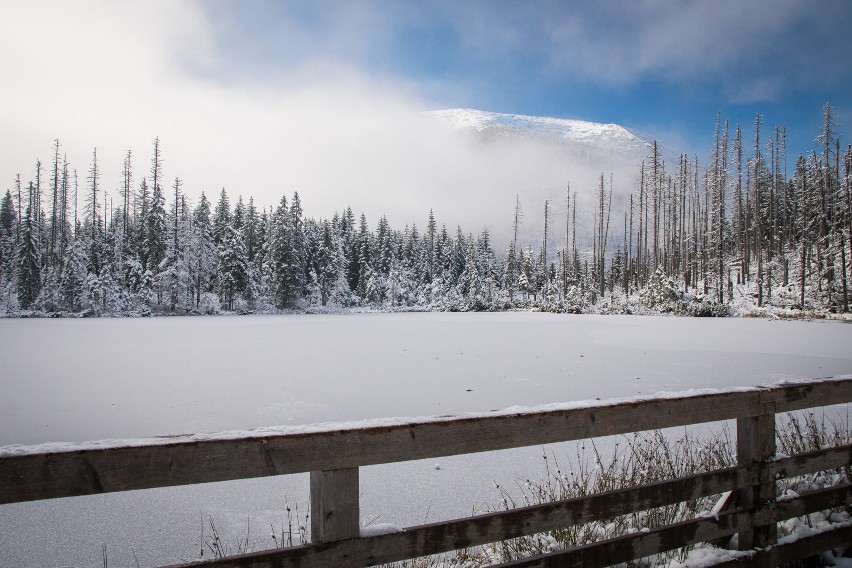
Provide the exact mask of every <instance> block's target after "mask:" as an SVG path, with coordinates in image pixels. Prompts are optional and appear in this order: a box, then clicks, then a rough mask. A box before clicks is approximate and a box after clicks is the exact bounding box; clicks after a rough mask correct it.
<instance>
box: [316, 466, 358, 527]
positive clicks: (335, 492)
mask: <svg viewBox="0 0 852 568" xmlns="http://www.w3.org/2000/svg"><path fill="white" fill-rule="evenodd" d="M358 491H359V486H358V468H357V467H353V468H351V469H335V470H331V471H312V472H311V540H312V541H313V542H318V543H319V542H331V541H335V540H344V539H350V538H358V530H359V528H358V527H359V525H358V523H359V521H360V519H361V514H360V506H359V492H358Z"/></svg>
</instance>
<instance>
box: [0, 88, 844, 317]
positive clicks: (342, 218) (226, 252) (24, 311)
mask: <svg viewBox="0 0 852 568" xmlns="http://www.w3.org/2000/svg"><path fill="white" fill-rule="evenodd" d="M817 141H818V144H819V146H818V147H817V148H815V149H814V150H813V151H812V152H811V153H810V154H808V155H799V156H797V157H796V158H795V159H794V160H793V161H791V162H790V163H788V156H787V151H786V146H787V142H786V132H785V129H784V127H783V126H776V127H774V128H772V129H771V130H769V131H768V132H767V131H766V130H765V129H764V125H763V123H762V118H761V116H760V115H757V116H756V117H755V122H754V125H753V133H752V138H751V141H748V140H747V139H746V136H745V134H744V132H743V129H742V127H741V126H740V125H739V124H736V125H733V126H731V125H730V124H729V122H728V120H727V119H723V117H722V116H721V115H717V119H716V125H715V129H714V132H713V147H712V151H711V155H710V156H709V159H708V163H707V165H705V166H702V165H701V164H700V163H699V160H698V158H697V157H696V156H693V157H689V156H687V155H684V154H681V155H680V156H679V158H678V159H677V162H676V163H675V164H667V163H666V161H665V159H664V158H663V157H662V155H661V153H660V150H659V145H658V144H657V142H656V141H655V142H653V143H651V144H649V153H648V154H649V155H648V158H647V159H646V160H645V161H644V162H642V163H641V164H639V165H638V176H637V184H636V185H637V187H636V188H635V189H634V191H633V192H632V193H631V194H630V196H629V208H628V210H627V211H626V212H625V213H624V217H623V219H614V218H613V217H612V214H611V202H612V179H611V177H610V179H609V183H607V178H606V175H605V174H603V173H602V174H601V176H600V179H599V183H598V186H597V188H596V191H595V194H594V215H593V219H591V221H592V222H591V226H592V227H593V231H592V237H591V242H590V243H589V242H582V243H580V242H578V239H577V232H576V227H577V202H578V196H577V192H576V191H575V192H574V193H573V194H569V196H568V197H569V199H568V204H567V207H566V208H565V210H564V215H565V227H566V232H565V235H559V236H555V235H551V234H550V232H551V229H550V227H551V226H552V223H551V222H550V220H551V218H552V217H553V216H554V215H556V213H555V212H554V210H553V207H551V204H550V203H549V202H545V210H544V212H543V213H544V220H545V223H544V231H543V234H542V236H541V239H540V241H539V242H537V243H526V244H521V243H519V242H518V227H519V225H520V223H521V222H522V211H521V200H520V197H519V198H518V199H517V200H516V203H515V211H514V216H513V218H512V220H513V227H512V229H513V232H512V239H511V241H510V242H509V244H508V246H507V247H506V250H504V251H501V253H500V254H498V253H496V252H495V251H494V247H493V244H492V238H491V235H490V234H489V232H488V230H487V229H484V230H482V231H481V232H478V233H476V234H474V233H465V232H464V231H463V230H462V229H461V227H457V228H456V229H455V230H448V229H447V227H446V226H445V225H440V226H439V223H438V220H437V219H436V218H435V215H434V214H433V213H432V212H431V211H430V212H429V215H428V220H427V222H426V225H425V227H424V228H423V230H422V233H421V231H420V230H419V229H418V227H417V225H416V224H415V223H412V224H411V225H406V226H405V227H404V228H403V229H395V228H392V227H391V226H390V224H389V222H388V220H387V218H386V217H382V218H380V219H379V221H378V222H377V224H376V225H375V227H374V228H371V227H370V225H369V224H368V221H367V219H366V216H365V215H364V214H361V215H360V216H358V217H356V215H355V214H354V212H353V211H352V209H351V208H349V207H347V208H345V209H344V210H343V212H342V213H340V214H338V213H335V214H334V216H332V217H331V218H330V219H313V218H305V216H304V215H303V211H302V206H301V201H300V197H299V195H298V193H294V194H293V195H292V196H291V197H289V198H288V197H287V196H284V197H282V198H281V200H280V202H279V203H278V204H277V206H275V207H270V208H268V209H267V208H261V209H258V207H256V206H255V204H254V200H253V198H251V197H250V198H249V199H248V202H247V203H246V202H244V201H243V198H242V196H240V197H239V198H238V200H237V202H236V203H235V204H234V205H233V206H232V205H231V198H230V196H229V195H228V193H227V192H226V191H225V190H224V189H223V190H222V191H221V193H220V194H219V196H218V199H217V202H216V204H215V205H214V204H213V203H212V202H211V201H210V200H209V199H208V198H207V196H206V195H204V194H203V193H202V195H201V198H200V199H199V200H198V203H196V204H190V203H189V201H188V200H187V198H186V196H185V194H184V193H183V192H182V182H181V180H180V179H178V178H175V179H174V181H173V182H168V183H167V182H166V181H165V180H164V179H163V172H162V149H161V144H160V141H159V139H155V140H154V142H153V152H152V157H151V165H150V168H149V170H148V171H147V172H146V175H145V176H143V177H141V179H139V180H138V184H137V181H136V180H135V179H134V164H133V156H132V154H131V153H130V152H128V153H127V155H126V157H125V159H124V163H123V167H122V180H121V187H120V190H119V193H120V196H121V203H119V204H117V205H112V204H110V203H109V202H108V201H107V199H106V192H105V191H104V190H103V188H102V187H101V179H100V177H101V173H100V170H99V163H98V157H97V150H94V151H93V153H92V158H91V163H90V166H89V168H88V171H87V174H86V176H85V179H82V180H81V179H80V178H79V177H78V175H77V172H76V170H74V169H73V167H72V166H71V165H70V163H69V162H68V159H67V157H66V156H65V155H63V154H62V152H61V144H60V142H59V141H58V140H56V141H55V143H54V152H53V157H52V160H51V161H50V163H49V164H48V165H47V167H45V165H44V164H42V162H40V161H39V162H37V164H36V169H35V177H34V179H33V180H30V181H28V182H27V183H26V184H25V185H24V184H23V183H22V181H21V179H20V176H17V177H16V179H15V180H14V187H13V188H12V189H10V190H7V191H6V193H5V195H4V196H3V197H2V200H0V291H2V297H0V308H2V309H3V311H5V313H6V314H7V315H12V316H14V315H75V314H77V315H79V314H83V315H149V314H192V313H205V314H209V313H218V312H222V311H228V312H231V311H239V312H264V313H265V312H275V311H280V310H311V309H338V308H340V309H349V308H370V309H424V310H440V311H446V310H450V311H468V310H504V309H515V308H517V309H542V310H548V311H557V312H574V313H580V312H598V313H648V312H666V313H678V314H691V315H729V314H733V313H736V312H737V309H739V308H742V307H743V306H751V307H756V308H758V309H769V310H772V309H775V310H804V311H809V312H835V313H848V312H849V280H850V278H852V274H850V270H852V267H850V264H852V259H850V251H852V146H849V145H847V146H846V148H845V149H844V148H843V147H842V144H841V140H840V137H839V135H838V133H837V127H836V125H835V121H834V111H833V109H832V107H831V106H830V105H829V104H826V105H825V107H824V109H823V124H822V128H821V130H820V133H819V136H818V137H817ZM790 164H793V167H792V175H789V176H788V166H789V165H790ZM80 205H82V207H80ZM555 242H560V243H561V246H554V244H553V243H555Z"/></svg>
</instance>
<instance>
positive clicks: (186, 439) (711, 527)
mask: <svg viewBox="0 0 852 568" xmlns="http://www.w3.org/2000/svg"><path fill="white" fill-rule="evenodd" d="M848 402H852V377H842V378H832V379H820V380H813V381H802V382H794V383H786V384H777V385H771V386H765V387H748V388H739V389H730V390H720V391H698V392H690V393H685V394H675V395H664V396H656V397H650V398H646V399H641V400H640V399H633V400H622V401H618V400H616V401H594V402H591V403H587V404H582V405H580V404H566V405H561V406H560V405H553V406H549V407H542V408H538V409H529V410H524V411H517V412H506V411H503V412H495V413H484V414H479V415H470V416H461V417H440V418H434V419H421V420H412V421H389V422H384V423H382V422H379V423H367V424H350V425H342V426H337V427H320V428H314V429H310V428H308V429H283V430H277V431H276V430H269V429H265V430H258V431H253V432H244V433H230V434H225V435H221V434H220V435H196V436H176V437H168V438H156V439H151V440H134V441H128V442H114V443H100V444H97V445H81V446H57V445H45V446H33V447H29V448H19V447H7V448H5V449H0V504H3V503H13V502H21V501H32V500H38V499H51V498H57V497H70V496H79V495H90V494H96V493H105V492H112V491H125V490H131V489H149V488H155V487H167V486H175V485H187V484H193V483H206V482H213V481H226V480H235V479H244V478H250V477H262V476H271V475H281V474H289V473H301V472H310V499H311V515H310V516H311V538H312V542H311V543H310V544H307V545H303V546H297V547H292V548H287V549H278V550H272V551H265V552H257V553H250V554H244V555H239V556H234V557H229V558H226V559H217V560H212V561H206V562H201V563H193V564H192V566H222V567H224V566H232V567H282V566H299V567H302V566H365V565H371V564H379V563H385V562H393V561H397V560H403V559H407V558H414V557H418V556H424V555H428V554H436V553H441V552H447V551H452V550H457V549H461V548H466V547H470V546H476V545H480V544H487V543H491V542H496V541H500V540H505V539H508V538H514V537H518V536H524V535H530V534H535V533H539V532H545V531H548V530H552V529H555V528H559V527H566V526H571V525H577V524H582V523H587V522H592V521H598V520H604V519H607V518H612V517H615V516H618V515H622V514H627V513H632V512H638V511H643V510H647V509H649V508H653V507H657V506H663V505H667V504H672V503H677V502H681V501H686V500H690V499H695V498H699V497H703V496H709V495H716V494H720V493H724V492H727V491H732V492H733V493H732V494H733V495H735V496H736V501H735V503H736V507H735V508H731V509H730V510H726V511H724V512H723V513H721V514H719V515H717V516H715V517H701V518H696V519H693V520H689V521H684V522H681V523H676V524H672V525H667V526H664V527H659V528H655V529H652V530H649V531H646V532H642V533H635V534H632V535H626V536H623V537H618V538H615V539H609V540H606V541H602V542H599V543H594V544H590V545H586V546H581V547H577V548H572V549H570V550H565V551H559V552H554V553H551V554H547V555H542V556H536V557H531V558H528V559H524V560H520V561H517V562H514V563H510V564H506V566H584V567H591V566H606V565H610V564H614V563H619V562H625V561H628V560H631V559H636V558H642V557H644V556H648V555H651V554H656V553H658V552H664V551H666V550H671V549H674V548H680V547H681V546H685V545H688V544H693V543H697V542H704V541H713V540H717V539H720V538H723V537H727V536H731V535H733V534H739V543H740V548H741V549H742V550H744V551H751V552H748V553H745V552H744V554H743V555H742V556H741V557H738V558H736V559H733V560H730V561H728V562H727V563H725V564H720V565H725V566H728V565H730V566H735V565H736V566H740V565H755V566H757V565H760V566H769V565H775V564H777V562H778V559H779V558H784V560H785V561H789V560H791V559H793V556H795V555H797V554H800V555H802V556H806V555H808V554H812V553H814V552H819V551H822V550H826V549H828V548H831V547H833V546H839V545H842V544H846V543H848V542H850V541H852V540H850V530H852V529H850V528H849V527H845V528H844V526H840V527H837V528H835V529H832V530H831V531H827V532H826V533H824V534H818V535H816V536H814V537H812V538H810V539H806V540H807V542H806V541H805V540H803V541H801V542H799V541H797V542H796V543H784V544H776V534H775V533H776V529H775V526H776V522H777V521H779V520H783V519H786V518H790V517H794V516H800V515H803V514H806V513H807V512H813V511H819V510H824V509H826V508H830V507H835V506H842V505H846V504H850V503H852V488H850V485H849V484H845V485H842V486H839V487H834V488H831V489H827V490H821V491H816V492H811V493H808V494H803V495H802V496H800V497H799V498H796V499H790V500H784V501H776V497H775V481H776V479H778V478H781V477H791V476H794V475H801V474H804V473H809V472H815V471H822V470H826V469H835V468H841V467H848V466H849V465H850V464H852V445H850V446H842V447H839V448H831V449H825V450H820V451H817V452H812V453H809V454H800V455H797V456H791V457H785V458H782V459H775V415H776V414H777V413H782V412H790V411H796V410H803V409H806V408H812V407H818V406H828V405H833V404H842V403H848ZM730 419H735V420H736V421H737V466H735V467H732V468H727V469H720V470H716V471H712V472H709V473H703V474H699V475H693V476H689V477H685V478H680V479H674V480H670V481H663V482H658V483H653V484H647V485H641V486H637V487H631V488H629V489H621V490H618V491H612V492H607V493H598V494H594V495H590V496H587V497H583V498H578V499H570V500H564V501H557V502H553V503H546V504H542V505H535V506H529V507H523V508H518V509H512V510H509V511H501V512H496V513H488V514H482V515H475V516H472V517H467V518H463V519H455V520H451V521H446V522H440V523H432V524H426V525H420V526H414V527H408V528H406V529H405V530H404V531H402V532H396V533H391V534H384V535H377V536H369V537H360V536H359V525H358V522H359V498H358V493H359V483H358V473H359V468H360V467H361V466H366V465H372V464H381V463H392V462H399V461H406V460H416V459H424V458H435V457H441V456H449V455H458V454H467V453H474V452H483V451H492V450H500V449H507V448H516V447H523V446H533V445H541V444H547V443H554V442H564V441H570V440H579V439H587V438H595V437H600V436H609V435H614V434H625V433H631V432H639V431H645V430H654V429H660V428H667V427H673V426H684V425H690V424H698V423H703V422H716V421H722V420H730ZM814 547H816V548H818V549H819V550H815V548H814ZM756 548H759V549H760V550H763V552H755V549H756ZM764 549H765V550H764ZM780 551H783V553H782V552H780ZM732 562H733V563H732ZM737 562H739V563H740V564H737ZM749 563H751V564H749Z"/></svg>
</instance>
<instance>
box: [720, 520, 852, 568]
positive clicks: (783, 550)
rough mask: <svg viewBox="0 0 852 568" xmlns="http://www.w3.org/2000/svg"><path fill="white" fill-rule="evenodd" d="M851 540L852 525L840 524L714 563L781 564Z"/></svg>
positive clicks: (725, 566)
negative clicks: (767, 548) (805, 536)
mask: <svg viewBox="0 0 852 568" xmlns="http://www.w3.org/2000/svg"><path fill="white" fill-rule="evenodd" d="M850 542H852V525H840V526H836V527H832V528H829V529H825V530H823V531H820V532H818V533H816V534H813V535H810V536H808V538H803V539H799V540H796V541H792V542H785V543H782V544H776V545H775V546H773V547H772V548H770V549H769V550H751V551H749V552H748V553H747V554H745V553H744V554H745V555H744V556H743V557H740V558H734V559H731V560H728V561H725V562H720V563H718V564H713V568H751V567H752V566H754V565H755V563H756V562H760V561H762V560H763V559H764V558H766V561H767V563H768V564H769V565H770V566H780V565H782V564H788V563H792V562H795V561H796V560H802V559H803V558H807V557H808V556H812V555H814V554H819V553H821V552H825V551H826V550H831V549H832V548H836V547H838V546H843V545H848V544H849V543H850Z"/></svg>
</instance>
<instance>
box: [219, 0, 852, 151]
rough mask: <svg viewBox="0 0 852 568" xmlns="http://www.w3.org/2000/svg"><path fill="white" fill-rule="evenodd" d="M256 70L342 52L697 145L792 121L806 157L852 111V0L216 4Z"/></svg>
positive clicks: (444, 98)
mask: <svg viewBox="0 0 852 568" xmlns="http://www.w3.org/2000/svg"><path fill="white" fill-rule="evenodd" d="M209 14H210V17H211V18H212V19H213V20H214V21H223V20H226V21H228V22H229V23H228V25H227V26H226V29H225V30H224V32H223V33H222V36H221V41H222V46H223V48H224V52H225V53H227V57H228V60H229V62H230V63H231V64H232V65H234V66H235V67H237V68H238V69H241V70H242V72H246V73H262V74H270V75H273V76H278V77H279V78H281V80H285V81H286V76H287V74H288V73H289V72H292V71H293V70H298V69H302V68H304V67H305V66H310V65H313V64H314V63H316V62H320V61H322V62H325V63H326V64H328V63H329V62H333V63H334V64H336V65H340V66H343V67H347V68H351V69H356V70H358V71H359V72H362V73H364V74H366V75H368V76H371V77H373V78H375V79H376V80H379V81H391V82H394V83H397V84H400V85H403V86H406V87H407V88H410V89H411V90H412V92H413V94H414V95H415V96H417V97H419V98H421V99H422V100H423V101H424V102H426V103H427V104H432V105H434V106H436V107H459V106H464V107H473V108H479V109H483V110H491V111H497V112H507V113H517V114H532V115H545V116H558V117H565V118H580V119H585V120H591V121H598V122H616V123H619V124H622V125H625V126H628V127H630V128H634V129H637V130H639V131H641V132H643V133H648V134H651V135H654V136H658V137H661V138H668V139H669V140H667V141H668V142H669V144H670V145H671V146H684V150H686V151H693V152H702V151H704V150H706V148H707V146H708V144H709V141H710V140H711V138H712V136H711V130H712V127H713V123H714V119H715V115H716V113H717V112H720V111H721V112H722V114H723V115H724V116H728V117H729V118H730V119H731V122H732V123H736V122H737V121H739V122H741V123H743V124H744V125H748V130H749V131H751V125H752V123H753V122H754V116H755V113H758V112H759V113H761V114H762V115H764V116H765V126H766V127H767V128H771V127H773V126H775V125H776V124H781V123H783V124H785V125H786V127H787V130H788V137H789V139H790V143H791V146H792V147H793V148H792V149H793V150H794V151H807V150H809V149H810V146H811V142H812V140H813V138H815V137H816V135H817V133H818V129H819V125H820V120H821V113H822V106H823V104H824V103H825V102H826V101H830V102H831V104H832V105H833V106H835V107H836V110H837V118H838V123H839V124H840V126H841V131H842V132H843V131H845V128H843V126H844V125H845V124H848V123H849V120H852V41H849V39H848V33H849V32H848V30H850V29H852V3H850V2H848V1H845V0H833V1H831V0H830V1H821V2H818V3H814V2H809V1H805V0H801V1H800V0H771V1H750V2H740V1H728V0H721V1H713V2H695V1H687V2H672V1H654V0H646V1H640V2H621V1H609V0H606V1H600V2H591V3H589V2H564V1H563V2H551V1H538V2H506V1H492V2H450V1H447V2H362V3H358V2H348V3H340V2H285V3H279V2H271V1H251V2H239V3H236V4H235V3H232V2H216V3H214V4H213V5H212V6H211V8H210V10H209Z"/></svg>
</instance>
